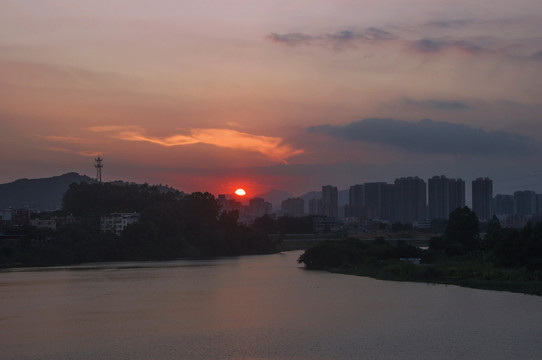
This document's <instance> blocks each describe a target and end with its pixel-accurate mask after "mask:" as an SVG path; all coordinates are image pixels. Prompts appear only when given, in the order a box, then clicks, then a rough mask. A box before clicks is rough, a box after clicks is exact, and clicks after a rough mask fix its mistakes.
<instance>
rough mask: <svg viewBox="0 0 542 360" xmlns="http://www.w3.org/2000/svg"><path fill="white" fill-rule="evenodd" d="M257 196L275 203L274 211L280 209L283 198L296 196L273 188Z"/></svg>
mask: <svg viewBox="0 0 542 360" xmlns="http://www.w3.org/2000/svg"><path fill="white" fill-rule="evenodd" d="M255 197H260V198H263V199H264V200H265V201H267V202H270V203H271V204H273V211H275V210H279V209H280V207H281V204H282V201H283V200H286V199H288V198H293V197H294V196H293V195H292V194H290V193H287V192H286V191H281V190H275V189H271V190H269V191H268V192H266V193H264V194H259V195H256V196H255Z"/></svg>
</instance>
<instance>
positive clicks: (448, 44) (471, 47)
mask: <svg viewBox="0 0 542 360" xmlns="http://www.w3.org/2000/svg"><path fill="white" fill-rule="evenodd" d="M412 48H413V49H414V50H416V51H419V52H422V53H437V52H441V51H444V50H447V49H459V50H462V51H465V52H468V53H481V52H484V51H487V49H486V48H485V47H483V46H482V45H480V44H477V43H475V42H473V41H470V40H451V39H431V38H424V39H420V40H416V41H413V42H412Z"/></svg>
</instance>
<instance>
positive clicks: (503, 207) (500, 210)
mask: <svg viewBox="0 0 542 360" xmlns="http://www.w3.org/2000/svg"><path fill="white" fill-rule="evenodd" d="M493 209H494V212H495V215H498V216H505V215H512V214H514V213H515V212H516V210H515V200H514V196H513V195H503V194H497V195H495V197H494V198H493Z"/></svg>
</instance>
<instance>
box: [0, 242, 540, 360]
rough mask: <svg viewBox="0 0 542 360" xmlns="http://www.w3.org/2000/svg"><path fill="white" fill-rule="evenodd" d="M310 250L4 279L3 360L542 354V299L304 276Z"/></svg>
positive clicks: (0, 284)
mask: <svg viewBox="0 0 542 360" xmlns="http://www.w3.org/2000/svg"><path fill="white" fill-rule="evenodd" d="M299 255H300V252H287V253H283V254H275V255H267V256H247V257H239V258H225V259H216V260H205V261H172V262H156V263H146V262H141V263H114V264H112V263H108V264H97V265H86V266H74V267H68V268H54V269H51V268H49V269H32V270H16V271H14V270H11V271H3V272H0V357H1V358H2V359H432V360H433V359H492V360H495V359H506V360H509V359H537V360H538V359H542V340H541V336H542V297H536V296H529V295H522V294H512V293H505V292H497V291H485V290H474V289H466V288H460V287H456V286H443V285H428V284H420V283H405V282H389V281H379V280H374V279H370V278H363V277H354V276H347V275H338V274H329V273H325V272H316V271H306V270H304V269H303V268H301V267H300V266H299V265H298V264H297V263H296V259H297V257H298V256H299Z"/></svg>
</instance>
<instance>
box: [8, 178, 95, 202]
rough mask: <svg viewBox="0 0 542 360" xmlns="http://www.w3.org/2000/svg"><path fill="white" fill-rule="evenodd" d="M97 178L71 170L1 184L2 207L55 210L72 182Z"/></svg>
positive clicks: (88, 181) (92, 180)
mask: <svg viewBox="0 0 542 360" xmlns="http://www.w3.org/2000/svg"><path fill="white" fill-rule="evenodd" d="M82 181H85V182H87V183H92V182H95V181H96V180H94V179H92V178H90V177H88V176H86V175H79V174H78V173H75V172H71V173H67V174H64V175H60V176H53V177H50V178H42V179H19V180H15V181H13V182H11V183H7V184H0V209H7V208H9V207H12V208H14V209H15V208H29V209H32V210H55V209H59V208H60V207H61V206H62V196H63V195H64V193H65V192H66V190H68V187H69V186H70V184H72V183H74V182H75V183H79V182H82Z"/></svg>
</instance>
